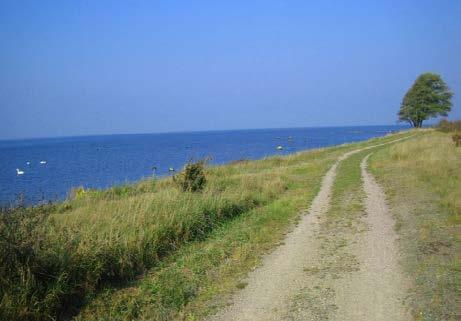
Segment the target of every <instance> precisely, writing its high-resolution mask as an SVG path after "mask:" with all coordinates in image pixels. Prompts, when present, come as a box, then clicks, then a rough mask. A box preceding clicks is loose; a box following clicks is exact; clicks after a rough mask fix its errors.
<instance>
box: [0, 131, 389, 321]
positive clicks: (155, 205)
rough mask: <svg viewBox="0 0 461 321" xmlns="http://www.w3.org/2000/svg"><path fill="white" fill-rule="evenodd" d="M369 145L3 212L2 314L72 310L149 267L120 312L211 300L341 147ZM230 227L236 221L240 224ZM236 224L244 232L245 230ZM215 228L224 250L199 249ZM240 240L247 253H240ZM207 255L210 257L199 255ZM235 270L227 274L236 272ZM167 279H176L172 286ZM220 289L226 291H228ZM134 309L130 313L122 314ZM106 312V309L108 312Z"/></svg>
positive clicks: (46, 315)
mask: <svg viewBox="0 0 461 321" xmlns="http://www.w3.org/2000/svg"><path fill="white" fill-rule="evenodd" d="M395 137H396V136H392V137H388V138H381V139H377V140H375V141H379V142H382V141H386V140H390V139H395ZM373 143H374V142H367V143H361V144H356V145H349V146H343V147H337V148H330V149H325V150H320V151H313V152H306V153H299V154H296V155H291V156H287V157H271V158H268V159H265V160H261V161H254V162H240V163H237V164H233V165H226V166H220V167H214V168H209V169H207V180H208V185H207V187H206V189H205V190H204V191H203V193H183V192H180V191H178V189H177V188H176V187H175V186H174V184H173V182H172V180H171V179H163V180H160V181H152V180H149V181H144V182H141V183H139V184H135V185H131V186H121V187H115V188H113V189H110V190H107V191H103V192H96V191H94V192H90V193H86V194H85V195H83V196H81V197H78V198H77V199H76V200H73V201H67V202H64V203H61V204H56V205H52V206H48V207H42V208H32V209H31V208H29V209H18V210H16V211H15V212H14V213H7V214H8V215H2V217H1V218H2V219H1V223H0V231H1V235H2V236H4V237H2V238H0V250H1V257H0V260H1V261H0V272H1V273H0V295H1V301H0V318H1V319H5V320H12V319H21V320H40V319H54V318H56V317H58V318H60V317H66V315H68V313H71V314H73V313H75V311H72V308H73V307H78V305H79V304H81V303H82V302H90V301H91V300H92V297H93V296H94V294H96V293H98V292H100V291H101V289H104V288H109V289H110V288H112V287H113V286H114V285H117V284H120V282H122V284H123V283H124V282H126V281H130V280H134V278H135V277H137V276H139V275H142V274H143V273H145V272H146V271H147V270H148V269H150V268H153V267H154V268H155V269H156V270H155V271H154V272H153V274H152V275H153V278H152V280H154V281H152V282H149V281H146V283H142V282H141V284H140V287H141V288H142V289H148V290H147V291H148V292H147V293H146V292H142V291H141V293H142V295H141V296H140V297H141V299H139V300H138V299H137V298H132V297H131V296H128V298H129V299H131V298H132V299H133V302H134V304H133V305H131V306H130V305H128V306H125V307H122V308H121V311H122V312H120V313H118V312H114V313H116V314H115V315H117V317H119V316H126V317H123V318H124V319H133V318H136V314H138V313H141V312H142V311H143V308H142V307H141V306H142V305H143V304H144V303H143V302H147V303H146V304H145V305H146V306H152V305H157V306H158V307H160V308H159V309H158V311H151V310H149V309H147V308H146V311H148V312H147V314H148V315H157V316H158V317H159V318H163V317H164V318H169V317H171V316H173V315H180V314H181V313H179V314H177V313H178V311H179V310H182V311H187V310H188V309H189V306H191V305H193V304H198V305H199V303H198V302H201V300H202V301H206V299H205V298H206V297H207V294H206V293H217V292H219V291H218V290H210V289H209V288H208V290H205V289H204V287H203V284H207V282H209V284H211V285H210V287H213V286H212V284H215V282H213V280H215V279H214V278H213V276H210V275H209V273H210V272H209V271H215V273H216V275H220V276H221V277H222V274H221V272H222V269H224V271H225V270H226V268H225V267H226V265H225V264H224V263H225V262H227V260H228V259H229V256H228V255H231V254H232V253H233V254H232V255H238V256H241V257H243V259H242V262H243V264H242V265H241V266H239V265H238V264H236V265H232V268H233V269H234V268H235V269H236V270H233V271H234V272H235V271H237V272H238V271H239V269H240V271H247V270H248V267H249V265H250V263H251V262H252V263H251V264H253V263H255V262H257V258H258V257H259V255H260V253H261V251H262V250H263V249H264V247H266V246H272V245H273V244H274V242H275V240H277V239H279V238H281V235H282V234H283V231H284V230H286V228H287V227H288V226H289V224H290V222H292V219H293V218H294V217H296V216H297V211H299V210H300V209H301V208H303V207H306V206H307V205H308V204H307V203H306V200H309V199H311V197H312V195H313V194H314V192H315V191H316V190H317V189H318V186H319V183H320V179H321V177H322V176H323V174H324V173H325V171H326V170H327V168H328V166H329V165H331V164H332V162H333V161H334V159H335V158H336V157H337V156H339V154H340V153H342V152H344V151H345V150H349V149H351V148H354V147H356V146H358V145H366V144H373ZM243 214H245V215H243ZM236 218H237V219H236ZM239 222H240V223H239ZM228 224H230V225H228ZM232 224H236V225H235V226H236V227H234V228H235V229H232V228H231V226H234V225H232ZM239 224H242V225H240V226H239ZM240 230H241V231H247V234H240V232H239V231H240ZM219 231H221V233H222V238H225V239H226V240H228V241H227V242H226V246H225V248H226V250H225V251H224V252H225V254H222V253H221V254H219V253H220V251H221V250H222V249H221V248H220V247H219V246H218V247H217V248H215V250H214V251H216V252H213V251H211V252H208V250H204V251H205V254H204V255H199V256H197V255H198V254H197V253H200V252H199V251H198V250H197V252H195V250H193V249H194V246H199V247H200V246H210V247H211V248H213V246H212V245H211V244H212V243H208V241H207V242H199V241H201V240H204V239H205V238H209V240H216V241H217V242H218V244H219V243H220V242H221V241H222V239H221V240H220V238H221V237H220V236H219V234H218V235H216V234H211V236H210V233H220V232H219ZM272 232H273V234H271V233H272ZM213 235H214V236H213ZM253 236H255V237H253ZM272 236H273V237H272ZM210 237H211V238H210ZM213 237H217V239H213ZM191 242H195V243H191ZM197 242H199V243H197ZM209 242H212V241H209ZM239 242H241V243H239ZM196 243H197V244H199V245H196ZM185 245H187V246H185ZM260 245H261V246H260ZM236 246H237V247H236ZM239 247H240V248H245V249H246V250H245V251H243V252H238V251H237V252H235V249H239ZM187 249H192V254H191V255H187V259H186V258H185V257H182V256H181V254H178V253H183V252H181V251H186V253H187ZM253 251H255V253H257V254H254V253H253ZM214 253H216V254H214ZM229 253H231V254H229ZM238 253H240V254H238ZM244 253H246V254H244ZM172 254H174V255H173V256H172ZM175 255H179V256H175ZM232 255H231V256H230V257H233V256H232ZM246 255H247V256H246ZM207 257H209V260H206V259H203V260H202V258H207ZM182 260H184V262H185V261H188V262H192V263H189V264H192V266H191V269H190V272H187V273H186V275H182V274H181V275H177V274H175V273H174V272H171V271H175V269H174V268H172V267H171V266H170V265H169V264H172V265H173V266H178V264H179V262H181V261H182ZM189 260H190V261H189ZM193 262H202V263H203V265H201V264H202V263H200V264H199V263H197V264H195V263H193ZM207 262H208V263H207ZM231 262H233V260H231ZM223 264H224V265H223ZM194 268H195V270H197V271H198V272H197V271H195V270H194ZM161 271H163V272H161ZM194 271H195V272H194ZM181 273H183V272H181ZM242 273H243V272H242ZM230 274H231V275H232V276H231V277H230V278H229V280H231V279H232V280H233V279H235V275H238V273H230ZM145 279H146V280H149V279H150V278H145ZM224 279H225V278H224ZM191 280H192V281H193V282H192V281H191ZM194 280H195V281H194ZM207 280H208V281H207ZM169 282H173V283H172V285H171V286H168V284H169ZM194 282H195V283H194ZM229 282H231V281H229ZM205 288H206V287H205ZM223 288H224V290H222V292H226V291H227V290H228V287H225V286H224V287H223ZM173 289H174V290H173ZM143 291H144V290H143ZM208 291H209V292H208ZM109 292H110V291H109ZM148 293H150V295H148ZM115 296H116V295H115ZM135 297H136V296H135ZM110 298H111V299H112V298H113V297H112V296H110ZM138 298H139V297H138ZM192 299H194V302H195V303H191V302H192ZM82 300H83V301H82ZM146 300H147V301H146ZM149 300H150V301H149ZM152 300H153V301H152ZM95 302H98V300H95ZM111 303H112V301H111V302H109V305H110V307H109V310H111V309H112V307H114V309H113V310H114V311H118V310H117V309H118V305H117V304H116V303H114V304H113V305H112V304H111ZM96 306H98V305H97V304H96ZM130 309H131V310H132V311H133V313H134V314H130V313H128V312H126V311H127V310H130ZM96 310H98V308H97V309H96ZM191 310H194V309H193V308H191ZM199 310H200V309H199ZM88 311H91V308H89V309H88ZM101 311H103V313H102V314H101V315H104V311H107V309H106V308H105V307H104V308H103V309H101ZM111 311H112V310H111ZM125 312H126V313H125ZM154 312H155V313H154ZM183 313H186V312H183ZM191 313H192V314H191ZM191 313H189V314H188V315H193V312H191ZM89 315H90V314H89ZM82 317H84V314H82Z"/></svg>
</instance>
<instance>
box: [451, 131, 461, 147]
mask: <svg viewBox="0 0 461 321" xmlns="http://www.w3.org/2000/svg"><path fill="white" fill-rule="evenodd" d="M451 138H452V139H453V142H454V143H455V146H456V147H460V146H461V134H454V135H453V136H452V137H451Z"/></svg>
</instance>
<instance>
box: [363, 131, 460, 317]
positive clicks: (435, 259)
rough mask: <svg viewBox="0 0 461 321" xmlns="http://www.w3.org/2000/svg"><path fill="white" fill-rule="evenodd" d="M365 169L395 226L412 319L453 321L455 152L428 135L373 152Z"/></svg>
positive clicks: (447, 138)
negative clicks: (407, 280)
mask: <svg viewBox="0 0 461 321" xmlns="http://www.w3.org/2000/svg"><path fill="white" fill-rule="evenodd" d="M370 163H371V164H370V165H371V166H370V168H371V170H372V172H373V174H374V175H375V177H377V179H378V180H379V182H380V183H381V184H382V185H383V186H384V188H385V192H386V194H387V195H388V200H389V203H390V206H391V209H392V212H393V214H394V217H395V219H396V222H397V230H398V233H399V235H400V247H401V250H402V253H403V259H402V261H403V262H402V263H403V265H404V267H405V269H406V272H407V274H408V275H409V276H410V278H411V280H412V284H411V286H410V293H409V297H408V303H409V305H410V308H411V310H412V314H413V317H414V319H415V320H425V321H429V320H430V321H435V320H440V321H441V320H445V321H447V320H459V315H460V311H459V292H458V291H459V288H460V286H461V277H460V262H461V261H460V256H459V253H461V251H460V250H461V248H460V233H459V226H460V225H459V224H460V223H461V148H460V147H455V144H454V143H453V141H452V139H451V135H449V134H442V133H438V132H431V133H429V134H428V135H425V136H423V137H419V138H416V139H412V140H409V141H405V142H401V143H398V144H396V145H393V146H390V147H388V148H384V149H381V150H380V151H378V152H376V153H375V154H374V155H373V156H372V158H371V162H370Z"/></svg>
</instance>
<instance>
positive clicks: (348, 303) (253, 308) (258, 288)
mask: <svg viewBox="0 0 461 321" xmlns="http://www.w3.org/2000/svg"><path fill="white" fill-rule="evenodd" d="M409 137H411V136H407V137H404V138H401V139H407V138H409ZM401 139H396V140H394V141H390V142H387V143H384V144H379V145H374V146H368V147H365V148H361V149H356V150H353V151H350V152H347V153H345V154H344V155H342V156H341V157H340V158H339V159H338V160H337V161H336V163H335V164H334V165H333V166H332V167H331V168H330V169H329V170H328V172H327V173H326V175H325V176H324V178H323V180H322V184H321V187H320V190H319V192H318V194H317V196H316V197H315V198H314V200H313V202H312V204H311V206H310V208H309V210H308V212H307V213H305V214H304V215H302V217H301V220H300V221H299V224H298V225H297V226H296V227H295V228H294V230H293V231H292V232H290V233H289V234H288V235H287V237H286V238H285V240H284V243H282V245H281V246H279V247H278V248H276V249H275V250H274V251H273V252H272V253H271V254H269V255H267V256H266V257H265V258H263V261H262V265H261V266H260V267H258V268H257V269H255V270H254V271H253V272H251V273H250V274H249V275H248V277H247V279H246V280H245V281H246V282H245V283H244V284H245V285H246V286H245V287H244V288H243V289H242V290H240V291H238V292H237V293H236V294H235V295H234V297H233V299H232V302H231V304H230V305H229V306H227V307H225V308H223V309H222V310H221V311H219V312H218V313H217V314H216V315H214V316H212V317H210V318H209V320H210V321H230V320H239V321H243V320H248V321H250V320H251V321H258V320H261V321H263V320H264V321H265V320H351V321H359V320H373V321H378V320H393V321H399V320H403V318H402V317H401V316H403V312H402V309H401V308H400V307H401V303H400V301H399V299H400V297H401V293H402V292H401V291H400V288H399V286H400V284H401V280H402V279H401V278H400V274H399V273H398V269H397V265H398V264H397V256H396V253H397V252H396V248H395V246H394V240H395V235H394V234H393V221H392V218H391V217H389V215H388V214H387V211H386V208H385V202H384V195H383V194H382V192H381V190H380V189H379V187H377V185H376V183H375V182H374V180H373V178H372V177H371V176H370V175H369V174H368V173H367V172H366V166H365V162H366V158H365V160H364V161H363V162H362V167H361V168H362V171H361V170H360V161H361V159H362V158H363V155H362V154H363V152H364V151H366V150H369V149H371V148H375V147H378V146H382V145H385V144H389V143H394V142H396V141H399V140H401ZM361 174H363V180H364V185H363V184H362V179H361ZM337 176H338V177H337ZM364 189H365V192H364ZM365 194H366V195H365ZM364 200H366V201H365V203H366V206H363V203H364ZM349 214H350V215H349ZM383 216H384V217H383Z"/></svg>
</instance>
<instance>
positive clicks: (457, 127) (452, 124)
mask: <svg viewBox="0 0 461 321" xmlns="http://www.w3.org/2000/svg"><path fill="white" fill-rule="evenodd" d="M436 128H437V129H438V130H440V131H441V132H444V133H448V132H454V131H460V132H461V120H455V121H449V120H447V119H442V120H440V122H439V123H438V124H437V126H436Z"/></svg>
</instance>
